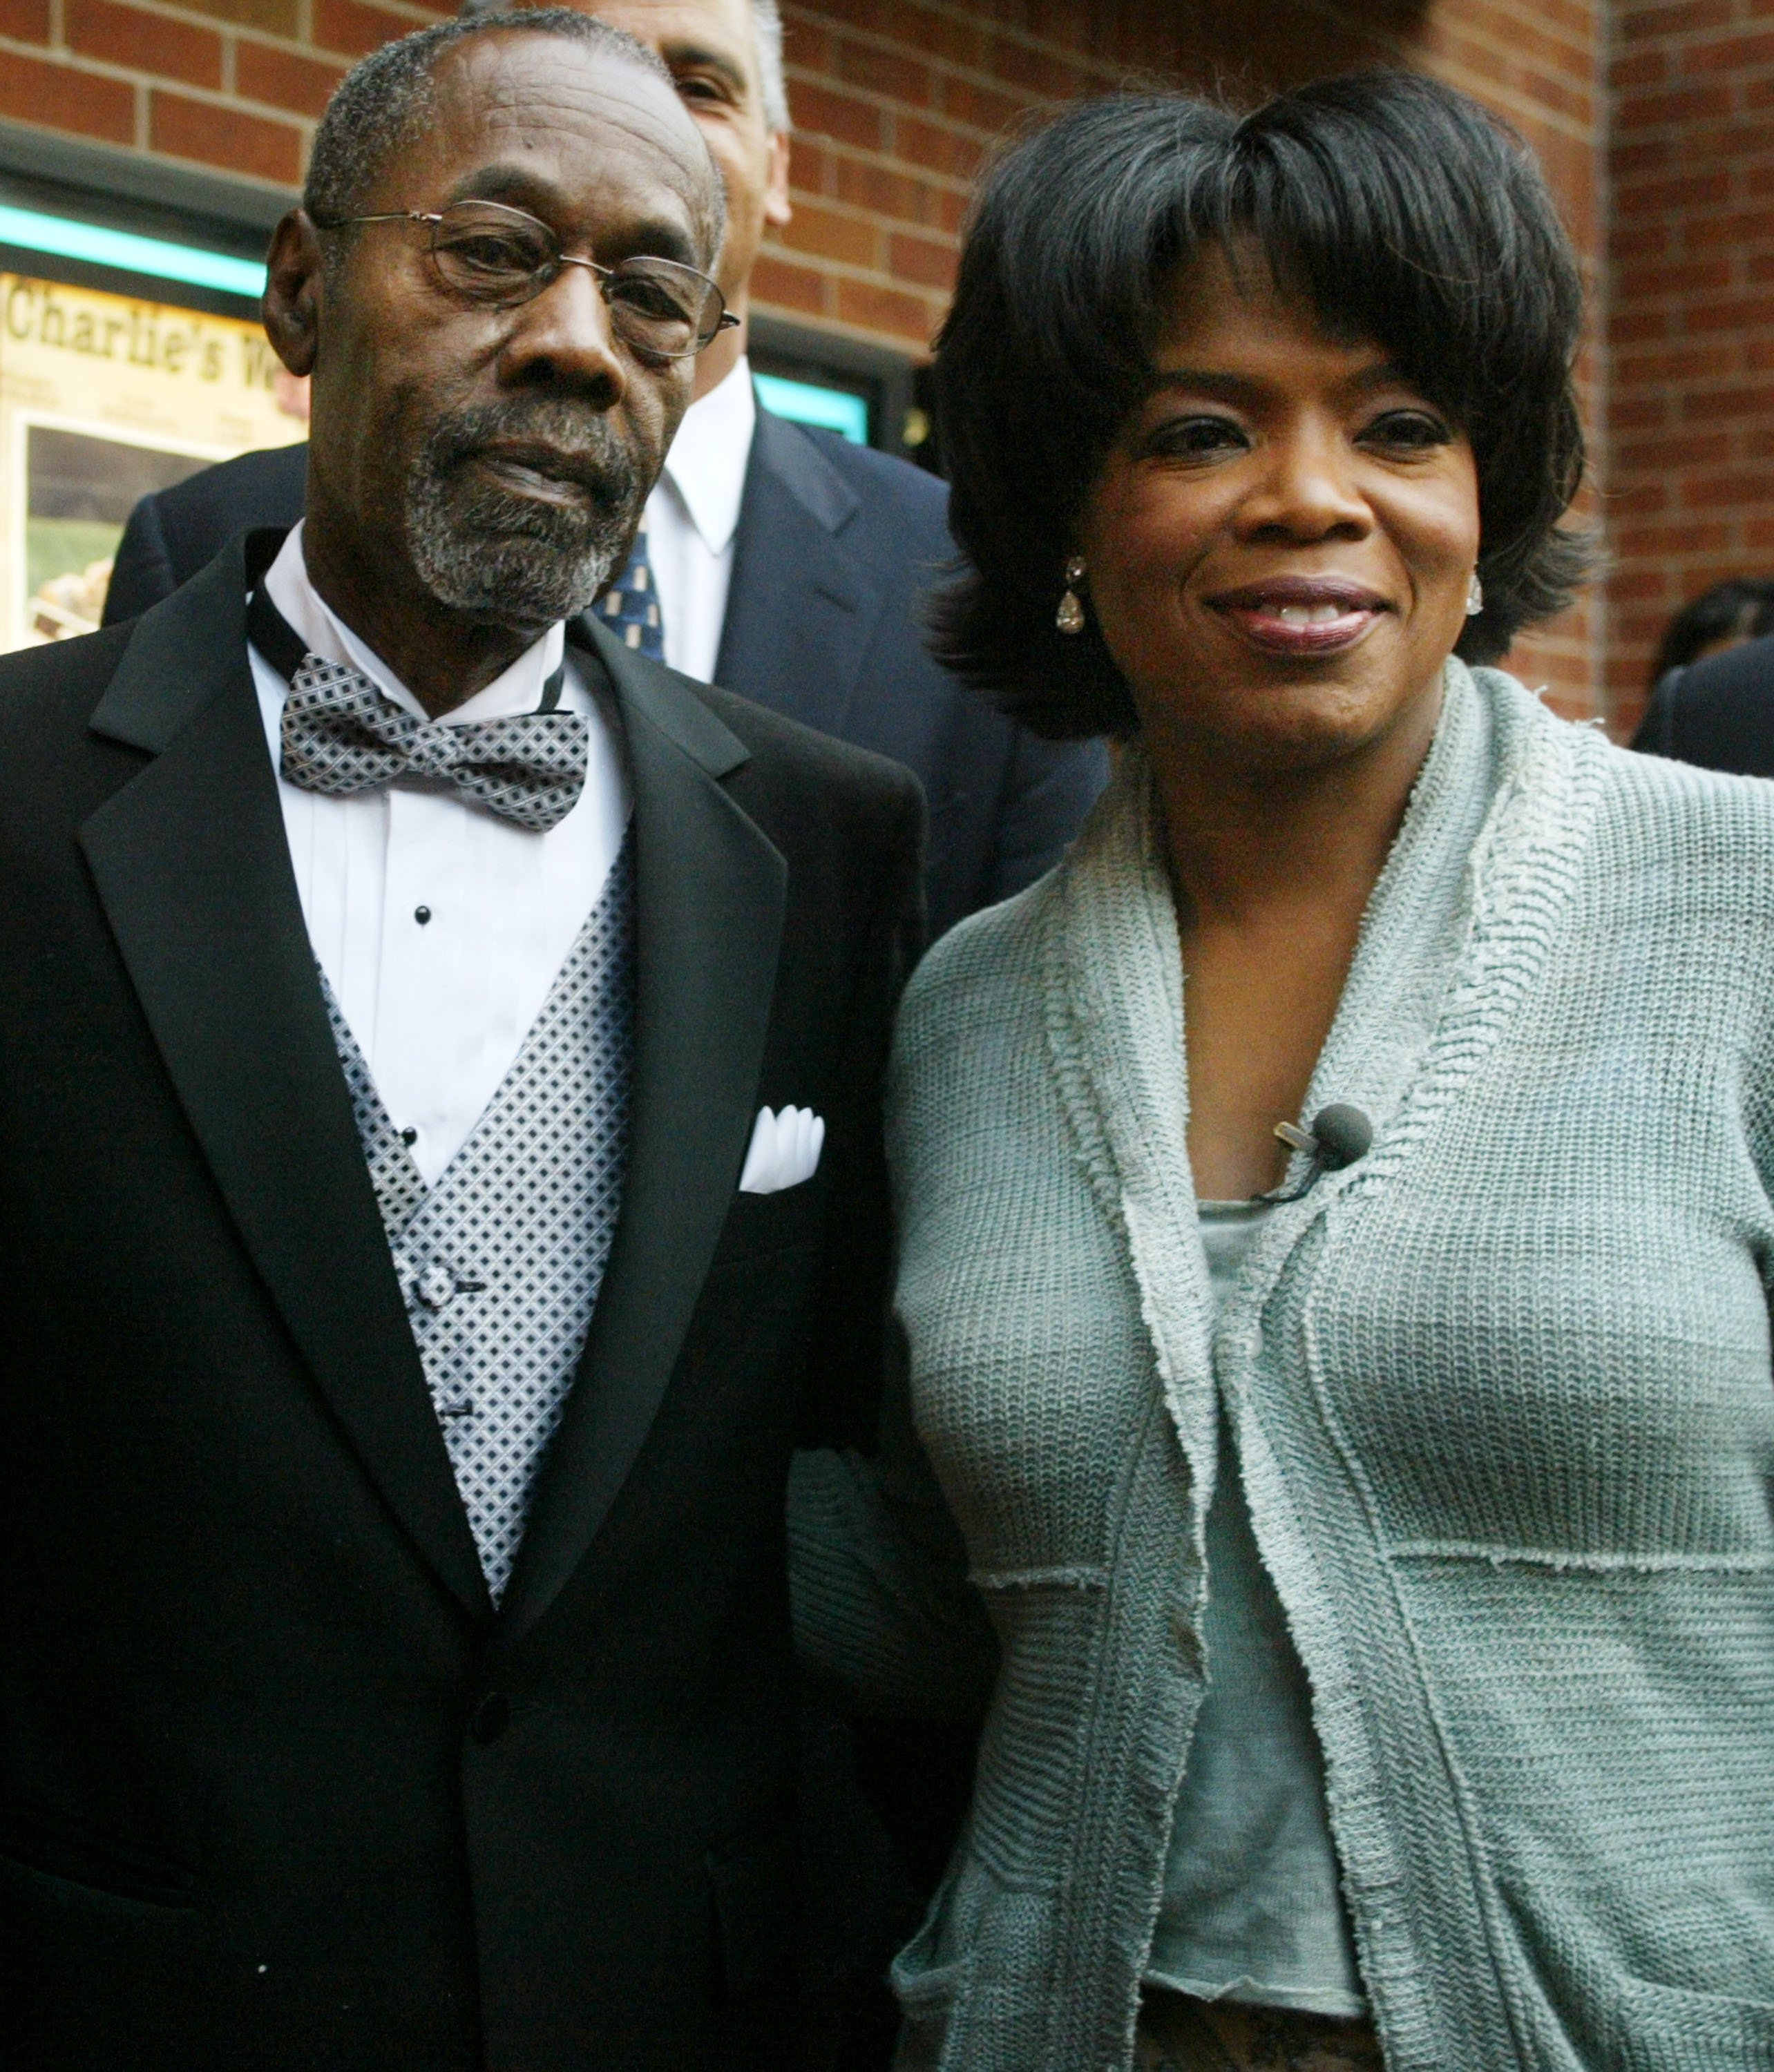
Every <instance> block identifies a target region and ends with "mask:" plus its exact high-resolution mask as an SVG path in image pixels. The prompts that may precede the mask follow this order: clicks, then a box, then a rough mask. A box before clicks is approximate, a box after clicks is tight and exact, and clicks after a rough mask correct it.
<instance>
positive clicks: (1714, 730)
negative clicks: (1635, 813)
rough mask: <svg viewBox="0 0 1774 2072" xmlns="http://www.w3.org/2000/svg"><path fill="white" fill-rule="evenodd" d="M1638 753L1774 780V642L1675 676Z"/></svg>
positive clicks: (1648, 717)
mask: <svg viewBox="0 0 1774 2072" xmlns="http://www.w3.org/2000/svg"><path fill="white" fill-rule="evenodd" d="M1632 746H1634V747H1635V748H1636V749H1639V750H1641V751H1642V752H1643V753H1644V754H1648V755H1667V756H1669V758H1670V759H1672V760H1673V761H1674V762H1677V763H1698V764H1699V765H1700V766H1701V767H1702V769H1706V770H1728V771H1734V772H1735V774H1736V775H1739V776H1742V777H1774V636H1768V637H1766V638H1764V639H1760V640H1746V641H1745V642H1743V644H1742V645H1741V646H1740V647H1736V648H1727V650H1726V652H1724V653H1723V654H1722V655H1710V656H1707V657H1706V660H1704V661H1701V662H1692V663H1690V664H1689V665H1688V666H1687V668H1685V669H1671V670H1669V672H1667V673H1666V674H1665V676H1663V678H1662V679H1661V681H1660V682H1659V683H1658V685H1657V689H1656V690H1655V691H1654V692H1653V693H1652V697H1651V703H1650V705H1649V706H1648V709H1647V710H1646V712H1645V715H1644V719H1643V720H1642V721H1641V722H1640V724H1639V730H1638V732H1637V733H1636V734H1634V736H1633V737H1632Z"/></svg>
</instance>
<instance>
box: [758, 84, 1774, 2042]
mask: <svg viewBox="0 0 1774 2072" xmlns="http://www.w3.org/2000/svg"><path fill="white" fill-rule="evenodd" d="M1581 319H1582V307H1581V293H1580V289H1579V284H1578V270H1577V266H1576V262H1575V260H1574V255H1573V253H1572V251H1571V249H1570V243H1569V240H1568V239H1567V237H1566V233H1565V232H1564V230H1563V228H1562V226H1561V225H1560V224H1559V222H1558V218H1557V216H1556V213H1555V212H1554V207H1553V204H1552V202H1551V200H1550V196H1549V195H1548V194H1547V191H1546V186H1545V183H1544V181H1543V179H1542V178H1541V174H1540V172H1539V170H1538V168H1537V166H1535V164H1534V162H1533V159H1532V158H1531V156H1530V154H1529V152H1528V150H1526V148H1525V146H1523V145H1522V144H1521V142H1520V141H1519V140H1518V139H1517V138H1514V137H1513V135H1511V134H1509V133H1508V132H1506V131H1505V130H1504V129H1502V128H1501V127H1500V125H1497V124H1496V123H1495V122H1494V121H1492V118H1491V117H1488V115H1487V114H1486V113H1484V112H1483V111H1482V110H1481V109H1480V108H1479V107H1478V106H1477V105H1476V104H1475V103H1474V102H1472V101H1469V100H1467V99H1465V98H1464V97H1462V96H1460V95H1459V94H1457V93H1455V92H1453V91H1452V90H1451V89H1450V88H1446V87H1444V86H1442V85H1439V84H1436V83H1434V82H1432V81H1430V80H1424V79H1421V78H1415V77H1412V76H1408V75H1406V74H1402V73H1397V74H1389V75H1382V76H1371V77H1364V78H1355V79H1346V80H1332V81H1327V82H1324V83H1322V84H1316V85H1313V86H1308V87H1306V88H1302V89H1300V90H1299V91H1298V92H1296V93H1291V94H1288V95H1285V96H1282V97H1280V98H1278V99H1277V100H1275V101H1271V102H1270V103H1269V104H1268V105H1266V106H1264V107H1262V108H1260V109H1257V111H1256V112H1255V113H1252V114H1250V115H1249V116H1248V117H1244V118H1243V119H1240V118H1239V117H1237V116H1236V115H1235V114H1233V113H1229V112H1228V111H1226V110H1225V109H1222V108H1220V107H1217V106H1214V105H1208V104H1207V103H1204V102H1203V101H1196V100H1194V99H1191V98H1187V97H1182V96H1154V97H1125V98H1121V99H1114V100H1109V101H1098V102H1095V103H1093V104H1089V105H1083V106H1080V107H1077V108H1075V109H1072V110H1071V111H1070V112H1068V113H1065V114H1064V115H1063V116H1061V117H1060V118H1059V119H1058V120H1057V121H1055V122H1054V123H1052V125H1050V126H1049V127H1048V128H1047V129H1045V130H1043V131H1042V132H1041V133H1039V134H1037V135H1035V136H1034V137H1033V138H1028V139H1027V140H1025V141H1023V142H1021V143H1020V144H1019V145H1018V146H1016V147H1015V149H1014V150H1011V151H1010V153H1009V154H1007V155H1006V157H1004V158H1002V160H1001V161H1000V162H998V165H997V166H996V167H995V168H994V170H993V171H991V172H990V174H989V175H988V176H987V179H986V185H985V188H984V191H983V195H982V199H981V201H980V203H979V204H978V210H977V212H976V216H975V218H974V220H973V224H972V227H971V229H970V231H969V235H968V238H967V241H966V244H965V250H964V253H963V257H962V262H961V273H960V282H959V286H958V288H957V295H956V300H955V303H954V308H953V315H951V317H950V319H949V323H948V325H947V327H945V331H944V332H943V335H942V337H941V340H940V342H939V346H938V351H937V358H936V377H937V380H936V386H937V396H938V403H939V409H940V415H941V434H942V437H943V438H944V441H945V453H946V454H947V455H948V457H949V463H950V466H951V468H952V479H953V486H954V491H953V507H952V512H953V522H954V526H955V531H956V535H957V538H958V539H959V540H960V541H961V545H963V547H964V548H965V550H966V552H967V554H968V556H969V560H970V562H971V571H970V573H969V574H968V576H967V577H966V578H965V579H964V580H963V581H962V582H961V584H960V585H959V586H957V588H956V589H955V590H953V593H952V594H951V595H950V597H949V600H948V602H947V604H946V606H945V611H944V615H943V618H942V620H941V648H942V652H945V654H946V655H947V656H948V657H949V660H950V662H951V664H952V665H953V666H954V667H955V668H957V669H958V670H959V671H960V672H961V673H962V674H964V675H965V676H967V677H968V678H969V680H972V681H973V682H974V683H976V684H977V685H979V686H980V687H981V688H982V690H985V691H986V692H988V693H990V694H992V695H993V696H994V697H997V698H998V699H999V700H1000V701H1002V702H1003V703H1004V704H1006V705H1007V706H1008V707H1009V708H1010V709H1011V710H1013V711H1014V712H1015V713H1017V714H1018V716H1019V717H1021V718H1023V720H1024V721H1026V722H1027V723H1029V724H1030V725H1031V726H1035V727H1037V728H1039V729H1041V730H1044V731H1046V732H1048V733H1050V734H1052V735H1054V736H1056V738H1076V737H1080V736H1085V735H1095V736H1099V737H1100V736H1103V735H1108V736H1111V737H1118V738H1120V739H1121V740H1122V742H1124V743H1125V744H1126V746H1125V749H1124V751H1123V753H1122V755H1121V757H1120V758H1119V759H1118V763H1117V771H1116V774H1115V775H1114V777H1113V779H1112V780H1111V783H1110V786H1109V791H1108V792H1107V793H1106V795H1105V797H1104V798H1103V800H1101V803H1100V804H1099V805H1098V807H1097V810H1096V812H1095V813H1094V814H1093V817H1092V820H1091V821H1090V823H1089V826H1088V827H1087V828H1085V832H1084V833H1083V835H1082V836H1081V837H1080V839H1079V841H1078V842H1077V843H1076V845H1074V847H1073V848H1072V851H1071V853H1070V854H1069V856H1068V858H1067V860H1066V861H1064V863H1063V864H1062V865H1060V867H1059V868H1058V869H1057V870H1056V871H1054V872H1053V873H1052V874H1051V875H1049V876H1048V878H1044V879H1043V880H1042V881H1041V882H1040V883H1039V884H1038V885H1036V886H1034V887H1032V888H1031V890H1029V891H1027V892H1026V893H1023V894H1020V895H1019V897H1018V898H1015V899H1013V900H1011V901H1010V902H1006V904H1005V905H1003V906H999V907H997V908H994V910H993V911H990V913H987V914H983V915H978V916H977V917H975V918H974V919H973V920H971V921H969V922H967V923H963V924H962V925H961V927H958V928H957V929H956V930H955V931H953V933H952V934H951V935H949V937H948V938H947V939H946V940H945V941H944V942H943V943H939V944H938V945H937V946H936V948H934V949H933V950H932V952H930V953H929V955H928V956H927V957H926V958H925V959H924V962H923V964H921V965H920V968H919V970H918V972H916V974H915V976H914V977H913V979H912V983H911V985H910V986H909V988H908V991H907V993H906V996H905V999H904V1001H903V1006H902V1009H901V1012H900V1016H899V1027H898V1032H897V1035H896V1038H895V1061H894V1064H893V1067H892V1069H891V1075H890V1079H889V1087H888V1100H887V1124H888V1144H889V1162H890V1165H891V1169H892V1173H893V1182H894V1192H895V1205H896V1211H897V1219H898V1223H897V1227H898V1244H899V1252H898V1264H897V1282H896V1294H895V1318H894V1332H893V1334H892V1335H893V1338H894V1340H895V1342H896V1343H897V1346H898V1352H897V1354H896V1355H895V1381H894V1383H893V1386H892V1388H891V1392H890V1396H889V1400H888V1403H887V1415H886V1417H885V1420H884V1423H883V1450H882V1453H881V1454H880V1456H879V1458H878V1459H876V1460H869V1459H866V1458H863V1457H860V1456H858V1455H854V1454H852V1455H848V1456H846V1455H841V1454H839V1453H836V1452H833V1451H822V1452H819V1453H808V1454H802V1455H800V1456H797V1457H796V1464H795V1470H794V1474H793V1478H792V1482H791V1503H790V1513H789V1516H790V1533H791V1564H790V1576H791V1581H792V1586H793V1590H794V1597H795V1605H796V1632H797V1638H798V1640H799V1642H800V1643H801V1646H802V1649H803V1651H804V1653H805V1655H806V1657H807V1659H809V1662H810V1663H813V1664H815V1665H817V1667H818V1668H819V1669H820V1670H821V1671H822V1672H823V1673H825V1674H826V1675H829V1676H831V1677H832V1678H833V1679H837V1680H838V1681H840V1682H842V1683H845V1684H846V1685H847V1686H848V1687H850V1688H852V1689H853V1690H854V1691H856V1692H860V1693H864V1694H866V1695H867V1696H869V1697H871V1699H872V1700H873V1701H874V1702H875V1703H877V1704H881V1705H883V1706H886V1705H891V1704H895V1703H897V1704H902V1705H908V1706H919V1705H924V1704H930V1703H932V1702H933V1701H934V1700H935V1699H936V1696H939V1695H941V1694H946V1695H947V1696H948V1697H949V1700H950V1701H951V1702H952V1703H953V1704H954V1705H955V1707H956V1708H957V1709H965V1708H967V1707H968V1706H969V1704H983V1705H984V1706H985V1707H986V1715H985V1727H984V1734H983V1738H982V1744H981V1751H980V1757H979V1765H978V1778H977V1782H976V1786H975V1790H974V1794H973V1803H972V1806H971V1809H970V1811H969V1815H968V1818H967V1821H966V1824H965V1828H964V1831H963V1834H962V1837H961V1842H960V1844H959V1846H958V1847H957V1850H956V1852H955V1854H954V1856H953V1860H952V1863H951V1864H950V1867H949V1873H948V1875H947V1877H946V1878H945V1882H944V1884H943V1886H942V1888H941V1891H940V1893H939V1894H938V1897H937V1899H936V1903H935V1905H933V1907H932V1910H931V1911H930V1914H929V1915H928V1919H927V1921H926V1922H925V1924H924V1927H923V1928H922V1929H921V1930H920V1933H919V1934H918V1935H917V1936H916V1938H915V1939H914V1941H913V1942H912V1944H911V1946H910V1947H908V1949H907V1950H906V1951H904V1952H903V1954H902V1955H901V1956H900V1957H899V1959H898V1961H897V1963H896V1966H895V1984H896V1985H897V1987H898V1989H899V1995H900V1997H901V2000H902V2001H903V2006H904V2009H905V2015H906V2022H905V2029H904V2033H903V2040H902V2042H901V2045H900V2049H899V2065H900V2066H901V2068H902V2072H931V2068H937V2067H940V2068H941V2072H1084V2068H1089V2072H1127V2068H1128V2067H1129V2066H1139V2067H1141V2068H1144V2072H1226V2068H1229V2067H1237V2068H1247V2069H1248V2072H1276V2068H1279V2067H1282V2066H1289V2067H1305V2066H1311V2067H1312V2068H1314V2072H1331V2068H1356V2067H1360V2068H1373V2067H1378V2066H1382V2065H1383V2066H1385V2067H1386V2068H1388V2072H1480V2068H1483V2072H1504V2068H1506V2067H1512V2068H1513V2067H1519V2068H1523V2072H1527V2068H1532V2072H1579V2068H1581V2069H1582V2072H1624V2068H1625V2067H1627V2066H1631V2067H1632V2068H1633V2072H1743V2068H1744V2067H1745V2066H1749V2065H1751V2064H1757V2065H1760V2064H1765V2063H1768V2062H1774V1885H1771V1883H1770V1877H1769V1865H1770V1864H1771V1863H1774V1669H1771V1665H1774V1515H1771V1513H1770V1508H1769V1504H1768V1490H1769V1486H1770V1478H1771V1475H1774V1385H1771V1374H1770V1357H1769V1323H1768V1298H1769V1293H1770V1280H1771V1276H1774V1199H1771V1198H1770V1187H1771V1184H1774V925H1771V923H1774V790H1770V789H1769V788H1768V787H1765V786H1761V785H1755V784H1751V783H1743V782H1742V781H1740V780H1738V779H1731V778H1725V777H1719V776H1715V775H1711V774H1710V773H1702V772H1699V771H1689V770H1681V769H1677V768H1675V767H1672V766H1670V765H1669V764H1666V763H1664V764H1660V763H1653V762H1650V761H1648V760H1647V759H1645V758H1644V757H1642V756H1636V755H1632V754H1627V753H1626V752H1624V750H1620V749H1617V748H1616V747H1614V746H1611V744H1610V743H1609V742H1607V740H1605V739H1604V738H1603V737H1602V736H1601V735H1600V734H1599V733H1598V732H1597V731H1596V730H1595V729H1593V728H1591V727H1585V726H1571V725H1569V724H1567V723H1566V722H1562V721H1561V720H1559V719H1558V718H1557V717H1555V716H1554V714H1553V713H1550V711H1548V709H1546V707H1545V705H1542V704H1541V701H1539V700H1538V699H1537V698H1536V697H1533V695H1532V694H1531V693H1529V692H1528V691H1527V690H1525V689H1524V688H1523V687H1522V686H1521V685H1520V684H1518V683H1517V682H1516V681H1515V680H1513V678H1512V677H1510V676H1507V675H1504V673H1502V672H1500V670H1499V669H1498V668H1496V667H1495V666H1493V665H1494V664H1496V661H1497V660H1498V659H1499V658H1500V656H1502V655H1503V654H1504V652H1506V651H1507V649H1508V648H1509V643H1510V641H1511V639H1512V638H1513V635H1515V634H1516V633H1517V631H1519V630H1520V629H1521V628H1522V627H1526V626H1529V625H1532V624H1533V623H1535V622H1537V621H1538V620H1540V619H1544V618H1546V616H1547V615H1550V614H1551V613H1553V612H1554V611H1558V609H1559V608H1560V607H1561V606H1563V605H1564V604H1565V603H1566V602H1567V601H1568V600H1569V598H1570V594H1571V592H1572V589H1573V586H1574V583H1575V582H1576V581H1577V580H1578V578H1579V577H1580V576H1581V575H1582V574H1583V573H1584V572H1585V569H1586V565H1587V547H1586V543H1585V541H1583V539H1582V538H1580V537H1574V536H1573V535H1571V534H1570V533H1569V532H1566V530H1564V529H1563V526H1562V520H1563V518H1564V515H1565V513H1566V511H1567V509H1568V508H1569V505H1570V500H1571V498H1572V496H1573V495H1574V492H1575V491H1576V490H1577V488H1578V483H1579V480H1580V479H1581V475H1582V470H1583V440H1582V435H1581V431H1580V428H1579V422H1578V412H1577V408H1576V404H1575V401H1574V396H1573V393H1572V386H1571V366H1572V362H1573V359H1574V354H1575V352H1576V348H1577V344H1578V336H1579V332H1580V327H1581ZM1745 652H1748V651H1745ZM1727 659H1728V658H1727ZM1709 666H1712V667H1718V666H1722V665H1721V664H1711V665H1709ZM1278 1139H1279V1140H1280V1141H1278Z"/></svg>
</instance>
